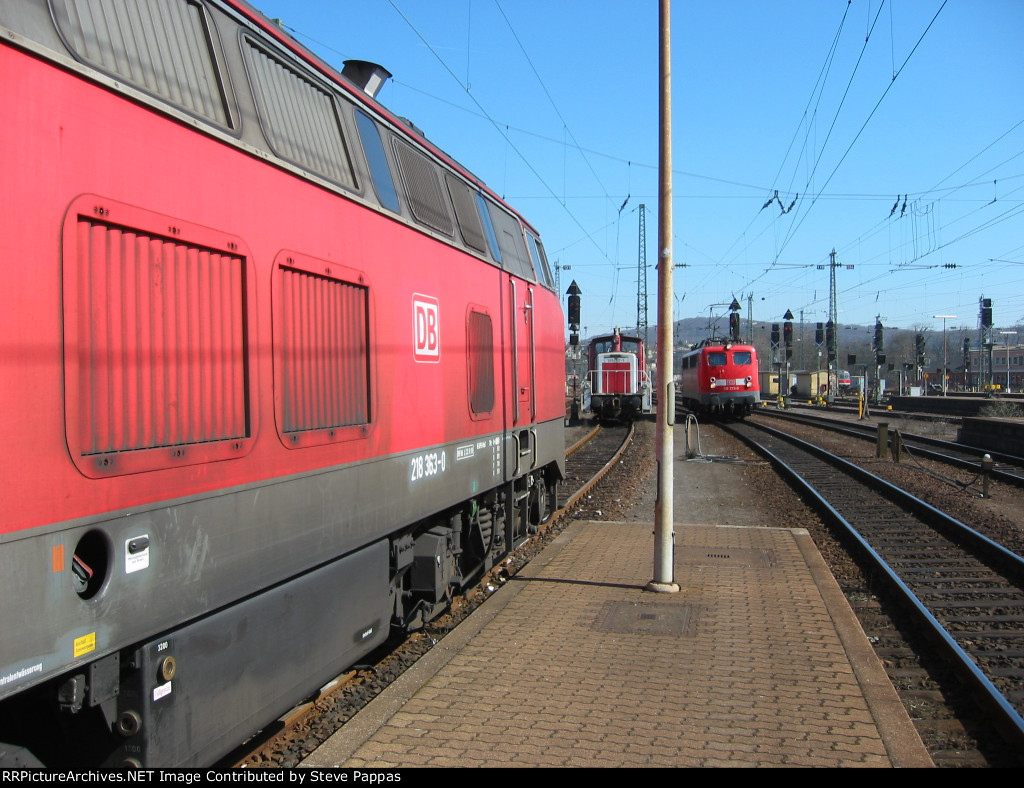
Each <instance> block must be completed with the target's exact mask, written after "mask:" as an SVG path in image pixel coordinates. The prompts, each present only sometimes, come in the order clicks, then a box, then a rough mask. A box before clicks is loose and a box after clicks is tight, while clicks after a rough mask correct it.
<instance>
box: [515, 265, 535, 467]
mask: <svg viewBox="0 0 1024 788" xmlns="http://www.w3.org/2000/svg"><path fill="white" fill-rule="evenodd" d="M508 287H509V291H508V292H509V306H510V309H511V311H510V313H509V344H510V346H511V349H512V359H511V362H512V363H511V367H512V381H511V383H512V385H511V386H510V394H511V401H512V429H511V436H512V442H513V445H514V452H515V457H514V458H513V463H512V469H511V470H512V475H513V476H519V475H520V474H522V473H524V472H526V471H528V470H530V469H532V468H533V467H535V466H536V464H537V433H536V430H535V429H534V428H533V426H532V425H533V423H534V420H535V418H536V415H537V390H536V378H537V356H536V332H535V328H534V312H533V308H534V304H533V299H534V288H533V286H532V285H530V284H528V283H526V282H523V281H522V280H516V279H513V278H512V277H509V280H508Z"/></svg>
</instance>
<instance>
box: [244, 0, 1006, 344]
mask: <svg viewBox="0 0 1024 788" xmlns="http://www.w3.org/2000/svg"><path fill="white" fill-rule="evenodd" d="M255 6H256V7H257V8H258V9H259V10H261V11H262V12H263V13H265V14H266V15H267V16H269V17H271V18H274V17H278V18H280V19H282V21H283V22H284V24H285V27H286V29H287V30H288V31H289V32H290V33H291V34H292V35H294V36H295V37H296V38H297V39H298V40H299V41H300V42H302V43H303V44H305V45H306V46H308V47H309V48H310V49H312V50H313V51H315V52H316V53H317V54H319V55H320V56H321V57H323V58H324V59H325V60H327V61H328V62H330V63H332V64H333V65H335V66H336V67H338V68H339V69H340V68H341V66H342V63H343V61H344V60H345V59H348V58H357V59H363V60H371V61H374V62H377V63H380V64H381V65H383V66H384V67H385V68H387V69H388V70H389V71H390V72H391V73H392V74H393V78H392V79H391V80H389V81H388V83H387V84H386V85H385V86H384V88H383V89H382V91H381V93H380V95H379V96H378V98H379V99H380V101H381V102H382V103H383V104H385V105H386V106H387V107H388V108H389V109H390V110H391V111H393V112H395V113H396V114H398V115H401V116H404V117H407V118H409V119H410V120H412V121H413V122H414V123H415V124H416V125H417V126H419V127H420V128H421V129H422V130H423V131H424V132H425V134H426V135H427V137H428V138H429V139H431V140H432V141H433V142H434V143H435V144H437V145H438V146H439V147H441V148H442V149H444V150H445V151H447V152H448V153H450V154H451V155H452V156H454V157H455V158H456V159H458V160H459V161H460V162H462V163H463V164H464V165H465V166H467V167H468V168H469V169H470V170H472V171H474V172H475V173H476V174H477V175H479V176H480V177H481V178H483V180H484V181H485V182H487V183H488V185H489V186H490V187H491V188H492V189H494V190H495V191H496V192H497V193H499V194H501V195H502V196H503V197H505V198H506V199H507V200H508V201H509V202H510V203H511V204H512V205H513V206H514V207H516V208H517V209H518V210H520V211H521V212H522V213H523V214H524V215H525V216H526V217H527V218H528V219H529V221H530V222H531V223H532V224H534V225H535V226H536V227H537V229H538V230H539V231H540V233H541V237H542V238H543V240H544V244H545V247H546V249H547V253H548V257H549V258H550V260H551V261H552V263H553V264H557V265H558V266H559V267H560V268H561V269H562V270H560V272H559V274H560V279H561V290H562V292H563V293H564V291H565V290H566V288H567V287H568V285H569V283H570V282H571V281H572V280H575V281H576V282H577V283H578V285H579V287H580V289H581V290H582V291H583V300H582V324H583V326H584V327H586V333H587V334H595V333H600V332H603V331H607V330H609V329H610V328H612V327H614V326H621V327H624V328H625V327H632V326H635V325H636V324H637V322H638V317H637V290H638V287H637V281H638V263H639V256H640V244H639V227H640V206H641V205H643V206H644V217H645V227H646V261H647V266H648V271H647V293H648V313H647V322H648V324H649V325H651V326H654V325H655V324H656V323H657V319H658V314H657V312H658V310H657V303H658V302H657V290H658V276H657V271H656V269H655V267H654V266H655V264H656V262H657V259H658V255H657V243H658V221H659V209H658V170H657V163H658V98H659V86H658V33H659V23H658V4H657V2H655V1H654V0H645V1H644V2H637V1H635V0H619V1H618V2H612V1H611V0H590V1H589V2H583V1H582V0H434V1H433V2H430V1H428V0H361V2H340V1H338V0H287V1H286V0H257V2H255ZM671 12H672V27H671V30H672V38H671V40H672V50H673V53H672V77H671V79H672V150H673V153H672V155H673V182H672V189H673V199H672V209H673V210H672V213H673V247H672V255H673V262H674V263H675V264H676V266H677V268H676V269H675V271H674V293H673V307H674V312H675V317H676V318H677V319H678V318H681V317H708V318H712V319H719V318H720V317H721V316H722V315H724V314H726V313H727V305H728V304H729V303H730V302H731V301H732V300H733V298H736V299H738V300H739V301H740V302H741V304H742V306H743V316H744V318H745V317H746V316H747V308H748V305H749V306H751V307H752V314H753V318H754V319H755V320H763V321H781V319H782V316H783V314H784V313H785V312H786V310H787V309H788V310H792V312H793V314H794V316H795V317H796V319H797V320H799V319H800V318H801V315H802V317H803V319H804V320H805V321H806V322H811V323H813V322H818V321H824V320H826V319H827V318H828V309H829V276H830V271H829V265H828V264H829V259H830V252H831V251H832V250H833V249H835V250H836V261H837V263H838V264H839V267H838V268H837V269H836V274H835V278H836V288H837V299H836V306H837V309H838V316H839V321H840V323H844V324H848V323H857V324H873V323H874V322H875V319H876V317H880V318H881V320H882V323H883V324H884V325H885V326H887V327H898V328H916V327H922V328H935V329H941V328H942V322H943V321H942V320H941V319H936V318H934V317H933V316H934V315H956V316H957V317H956V319H948V320H947V321H946V322H947V324H948V327H949V328H953V327H959V326H965V327H968V328H971V329H973V328H976V327H977V325H978V315H979V303H978V302H979V298H981V297H982V296H984V297H989V298H992V301H993V315H994V322H995V324H996V326H997V328H1010V327H1013V326H1016V325H1017V324H1019V323H1024V45H1022V42H1024V2H1022V0H886V1H885V2H882V1H881V0H852V2H849V3H847V0H789V1H786V0H778V1H777V2H765V1H764V0H760V2H753V1H750V2H748V1H747V0H723V1H722V2H699V1H698V0H675V2H674V3H673V4H672V9H671ZM776 191H778V197H777V198H776V197H775V192H776ZM850 266H852V268H851V267H850ZM954 266H955V267H954ZM719 325H723V323H721V322H720V323H719ZM997 341H1001V340H997Z"/></svg>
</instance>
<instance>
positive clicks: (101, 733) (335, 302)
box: [0, 0, 565, 767]
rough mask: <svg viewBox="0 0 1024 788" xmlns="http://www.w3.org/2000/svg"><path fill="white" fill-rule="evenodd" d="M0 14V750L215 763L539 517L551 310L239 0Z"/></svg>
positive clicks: (548, 491)
mask: <svg viewBox="0 0 1024 788" xmlns="http://www.w3.org/2000/svg"><path fill="white" fill-rule="evenodd" d="M0 28H2V31H3V36H2V43H0V84H3V86H4V106H3V110H2V111H3V122H2V123H0V170H2V171H3V172H4V176H5V177H4V184H5V185H4V188H3V190H2V192H0V212H2V215H3V217H4V229H3V233H2V236H3V247H4V254H3V264H2V266H3V267H2V269H0V270H2V277H3V287H0V359H2V364H3V374H2V376H0V399H2V401H3V403H4V407H3V410H2V415H0V419H2V430H0V434H2V435H3V437H4V441H5V449H6V450H5V451H4V452H3V455H2V459H0V477H2V479H3V482H2V484H3V495H2V499H3V505H2V507H0V578H2V579H0V584H2V586H0V588H2V592H0V621H2V622H3V634H2V636H0V766H7V765H14V764H25V763H37V764H38V763H41V764H43V765H50V766H79V767H91V766H99V765H121V764H126V765H141V766H163V767H170V766H197V765H208V764H211V763H213V762H214V761H215V760H216V759H218V758H220V757H221V756H223V755H224V754H225V753H227V752H228V751H230V750H231V749H232V748H233V747H234V746H235V745H237V744H238V743H239V742H241V741H242V740H244V739H245V738H246V737H247V736H248V735H249V734H251V733H252V732H254V731H255V730H257V729H259V728H261V727H263V726H264V725H265V724H266V723H267V722H269V721H271V720H273V719H274V718H275V717H277V716H278V715H280V714H281V713H283V712H285V711H286V710H287V709H288V708H290V707H291V706H292V705H294V704H295V703H297V702H299V701H300V700H302V699H304V698H306V697H308V696H309V695H310V694H312V693H315V692H316V690H317V688H318V687H320V686H322V685H323V684H325V683H326V682H327V681H328V680H329V679H330V678H332V677H333V676H335V675H337V674H338V673H339V672H340V671H342V670H343V669H344V668H346V667H347V666H349V665H351V664H352V663H353V662H354V661H356V660H357V659H358V658H360V657H361V656H363V655H365V654H366V653H368V652H369V651H371V650H372V649H373V648H375V647H377V646H378V645H380V644H381V643H383V642H384V641H385V639H386V638H387V636H388V633H389V629H390V628H391V627H392V626H396V627H402V628H407V629H408V628H414V627H417V626H420V625H422V623H423V622H425V621H428V620H429V619H431V618H432V617H434V616H436V615H437V614H438V613H439V612H440V611H441V610H443V609H444V608H445V607H446V606H447V604H448V602H449V600H450V599H451V595H452V593H453V591H455V590H457V589H458V588H460V587H461V586H463V585H465V584H466V583H467V582H469V581H470V580H472V579H474V578H476V577H478V576H479V575H480V574H481V573H482V572H484V571H486V570H488V569H489V568H490V567H491V566H493V565H494V564H495V563H496V562H497V561H498V560H499V559H500V557H501V556H503V555H504V554H505V553H507V552H508V551H509V550H510V549H512V548H514V547H515V546H516V545H518V544H520V543H522V542H523V541H524V540H525V539H527V538H528V534H529V533H530V532H532V531H533V530H535V529H536V526H537V524H538V523H540V522H541V521H542V520H543V519H544V518H546V517H547V516H548V514H549V513H550V511H551V510H552V508H553V506H554V499H555V490H556V485H557V482H558V481H559V480H560V478H561V477H562V476H563V474H564V445H565V444H564V433H563V424H564V416H565V402H564V396H563V394H564V391H563V389H564V341H563V322H562V312H561V308H560V306H559V297H558V293H556V292H555V285H554V279H553V277H552V276H551V273H550V270H549V267H548V264H547V261H546V259H545V257H544V251H543V247H542V246H541V243H540V240H539V237H538V235H537V233H536V231H535V230H534V229H533V228H532V227H531V226H530V225H529V224H527V223H526V222H525V221H524V220H523V219H522V217H520V216H519V215H518V214H517V213H515V212H514V211H513V210H512V209H511V208H509V206H507V205H506V204H504V203H503V201H502V200H500V199H499V198H498V197H497V196H496V195H495V194H494V193H493V192H491V191H490V190H488V189H487V188H486V187H484V186H483V185H482V183H481V182H480V181H479V180H478V179H477V178H475V177H474V176H473V175H472V174H470V173H469V172H467V171H466V170H465V169H463V168H462V167H460V166H459V165H458V164H457V163H456V162H455V161H453V160H451V159H450V158H449V157H448V156H446V155H445V154H443V153H442V152H441V151H440V150H438V149H437V148H436V147H434V146H433V145H431V144H430V143H429V142H427V141H426V140H425V139H424V138H423V137H422V136H420V135H419V134H417V133H414V132H413V131H411V130H410V128H409V124H407V123H406V122H404V121H402V120H400V119H399V118H397V117H395V116H393V115H392V114H391V113H389V112H388V111H387V110H386V109H384V108H383V107H382V106H381V105H380V104H379V103H378V102H377V101H376V100H375V98H374V97H373V95H372V93H373V91H372V89H371V88H370V87H369V86H370V85H372V84H373V83H374V81H375V80H378V81H379V80H380V78H381V77H382V72H381V71H378V70H375V69H373V68H372V67H370V66H369V65H368V64H363V63H355V62H352V63H349V64H346V68H345V71H344V73H343V74H339V73H337V72H336V71H334V70H333V69H332V68H330V67H329V66H327V65H326V64H324V63H323V62H322V61H320V60H318V59H317V58H316V57H315V56H313V55H312V54H310V53H309V52H307V51H306V50H304V49H303V48H301V47H300V46H299V45H297V44H296V42H295V41H294V40H293V39H292V38H291V37H289V36H288V35H286V34H285V33H283V32H282V30H281V29H279V28H278V27H277V26H276V25H274V24H271V23H270V22H269V21H268V20H267V19H266V18H264V17H263V16H262V15H260V14H259V13H258V12H256V11H255V10H254V9H252V8H251V7H249V6H248V5H246V4H244V3H243V2H240V0H84V2H83V0H0ZM386 76H387V74H386V72H383V77H384V78H386ZM19 748H23V749H21V750H20V751H19Z"/></svg>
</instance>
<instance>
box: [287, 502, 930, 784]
mask: <svg viewBox="0 0 1024 788" xmlns="http://www.w3.org/2000/svg"><path fill="white" fill-rule="evenodd" d="M651 531H652V526H651V524H649V523H607V522H586V523H584V522H578V523H574V524H572V525H571V526H570V527H569V528H568V529H567V530H566V531H565V532H564V533H563V534H562V535H561V536H560V537H559V538H558V540H556V542H555V543H554V544H552V545H551V546H549V547H548V549H547V551H546V552H545V553H544V554H543V555H542V556H541V557H540V558H539V559H537V560H535V561H534V562H533V563H531V565H530V566H529V567H527V569H526V571H525V572H524V573H523V576H521V577H520V578H517V579H514V580H513V581H512V582H509V583H506V584H505V586H504V587H503V588H501V589H500V590H499V591H497V592H496V593H495V594H493V595H492V596H491V598H490V599H489V600H488V602H487V603H486V604H485V606H484V608H483V609H481V611H478V612H477V613H476V614H474V616H471V617H470V618H469V619H468V620H467V621H466V622H464V623H463V624H461V625H460V626H459V627H458V628H457V629H456V630H454V632H453V633H452V634H451V635H449V636H448V637H449V638H452V639H453V640H454V639H458V648H455V649H453V650H452V653H451V655H450V657H449V659H448V662H447V663H446V664H445V665H443V666H442V667H441V669H440V670H438V671H436V672H431V673H430V675H426V673H425V677H424V679H423V680H422V682H421V684H419V685H418V689H417V688H416V687H417V685H415V684H414V685H413V689H412V690H409V689H405V690H402V691H404V692H407V693H408V696H407V697H405V698H403V699H400V703H398V704H397V705H395V706H391V708H393V709H395V710H393V711H392V712H390V713H383V714H376V715H375V712H374V711H373V709H374V705H375V704H380V707H381V708H384V707H386V706H388V705H389V704H394V703H395V701H394V700H391V699H390V698H387V697H386V696H388V694H389V693H390V692H392V690H389V691H388V692H385V693H384V694H383V695H382V696H381V698H379V699H378V700H376V701H374V703H373V704H371V705H370V707H368V708H367V709H366V710H365V711H364V712H362V714H365V715H369V716H370V717H373V716H378V717H379V723H377V724H375V725H362V726H353V725H352V723H349V725H348V726H346V728H345V729H343V730H342V731H341V732H339V734H337V735H336V736H335V737H334V738H333V739H332V740H330V741H329V742H327V743H326V744H325V745H324V746H323V747H322V748H321V750H320V751H318V752H317V753H315V754H314V755H313V756H311V757H310V758H309V759H307V761H306V762H305V764H304V765H308V766H313V765H341V766H346V767H356V766H374V767H380V766H382V765H393V766H395V767H398V768H401V767H402V766H408V767H416V766H422V765H425V766H428V767H438V768H442V767H459V766H462V767H466V766H515V767H520V766H550V767H594V768H612V767H631V766H654V767H677V768H681V767H703V768H711V767H756V766H775V767H787V766H788V767H826V768H836V767H890V766H893V765H899V766H908V765H910V766H925V765H930V760H929V759H928V757H927V754H926V752H925V750H924V747H923V745H922V744H921V742H920V739H919V738H917V737H916V733H914V732H913V726H912V724H911V722H910V720H909V718H902V717H898V715H893V714H892V713H891V710H888V711H887V713H886V714H883V715H879V718H878V719H876V717H875V715H874V714H873V713H872V707H871V704H870V703H869V701H868V698H869V697H871V695H869V693H868V691H867V690H866V689H865V688H870V690H871V693H874V692H876V691H877V687H878V686H881V687H882V689H883V691H884V689H885V687H887V686H888V681H887V679H886V678H885V675H884V672H883V671H882V668H881V666H880V664H878V662H877V660H873V661H872V660H868V659H867V658H865V657H864V656H863V654H869V655H870V654H871V652H870V649H866V650H860V651H859V653H858V654H856V655H847V653H846V651H845V649H844V647H843V643H844V642H845V641H844V638H850V637H859V638H860V640H863V638H864V636H863V633H862V632H860V633H859V634H858V633H857V632H854V633H853V635H852V636H851V635H850V634H849V633H846V632H844V633H843V637H840V632H839V630H838V628H837V627H839V626H841V625H842V626H848V625H850V622H853V625H855V623H856V622H855V619H853V618H852V614H851V613H850V611H849V609H848V608H846V609H845V610H843V611H839V612H838V613H837V611H835V610H830V609H829V607H828V605H829V604H833V605H835V604H836V603H835V602H828V603H827V602H826V601H825V600H831V599H834V598H836V595H833V594H825V593H823V591H822V588H821V587H820V584H822V583H830V582H831V583H834V580H832V579H831V578H829V577H827V576H826V577H822V576H821V574H820V570H819V571H812V566H811V564H810V563H809V562H808V561H807V559H806V556H808V555H814V556H816V551H815V549H814V547H813V544H811V543H810V539H809V537H808V536H807V534H806V532H803V531H801V530H792V531H791V530H786V529H768V528H756V527H735V526H726V527H717V526H713V525H707V526H705V525H686V526H678V525H677V528H676V558H677V566H676V576H677V578H681V579H679V580H677V582H680V584H681V585H682V586H683V590H682V591H681V592H680V593H679V594H654V593H651V592H648V591H645V590H644V587H645V585H646V583H647V581H648V580H649V579H650V574H651V561H652V536H651ZM685 548H700V549H701V550H704V551H705V554H709V555H725V554H727V553H728V552H729V551H733V550H749V551H756V550H760V551H771V555H772V556H773V563H772V565H771V567H764V566H757V565H753V564H755V563H756V562H748V563H750V564H751V565H747V564H743V565H737V564H735V563H733V564H730V563H728V562H726V561H721V560H719V561H718V563H716V559H714V558H708V559H706V560H702V561H697V562H696V563H694V562H693V561H690V562H689V563H686V564H683V563H682V562H681V561H680V560H679V557H680V555H681V553H682V552H683V550H684V549H685ZM687 554H688V555H700V552H699V550H697V549H694V550H692V551H690V552H689V553H687ZM811 563H813V564H821V561H820V557H817V558H816V561H814V562H811ZM530 578H538V579H548V580H557V581H560V582H552V583H540V582H528V580H529V579H530ZM610 611H617V612H618V613H619V615H620V617H619V618H615V619H614V620H615V621H616V622H622V621H624V622H626V623H625V624H621V623H617V624H614V625H612V624H609V623H608V621H609V620H610V619H609V614H610ZM670 611H671V612H673V613H674V614H677V615H680V616H686V617H688V618H687V621H688V623H687V626H686V628H685V629H684V630H682V631H680V630H676V631H674V632H668V631H661V632H652V631H650V628H648V627H645V624H647V622H650V621H657V620H659V619H658V616H659V615H660V616H665V615H666V614H667V613H668V612H670ZM645 616H646V617H645ZM677 620H680V619H677ZM858 629H859V628H858ZM619 630H622V631H619ZM415 671H416V668H415V667H414V668H412V669H410V671H409V672H408V673H407V675H409V674H414V673H415ZM410 681H413V682H414V681H415V677H413V678H410ZM394 692H395V693H397V692H398V690H395V691H394ZM893 699H895V693H893V695H892V698H888V700H893ZM357 719H358V718H357ZM357 729H358V730H357ZM908 732H909V734H908ZM894 742H896V744H894ZM887 747H888V749H887ZM900 748H902V749H900ZM332 753H333V754H332ZM892 753H895V755H894V754H892Z"/></svg>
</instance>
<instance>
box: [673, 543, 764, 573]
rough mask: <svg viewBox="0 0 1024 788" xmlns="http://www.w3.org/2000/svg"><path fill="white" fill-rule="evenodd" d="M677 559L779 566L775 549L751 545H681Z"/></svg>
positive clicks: (706, 563)
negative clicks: (757, 548)
mask: <svg viewBox="0 0 1024 788" xmlns="http://www.w3.org/2000/svg"><path fill="white" fill-rule="evenodd" d="M676 560H678V561H679V562H681V563H684V564H689V565H691V566H695V565H696V566H739V567H753V568H769V569H771V568H773V567H776V566H778V561H777V559H776V557H775V551H774V550H755V549H753V548H749V547H736V548H723V547H679V548H676Z"/></svg>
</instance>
